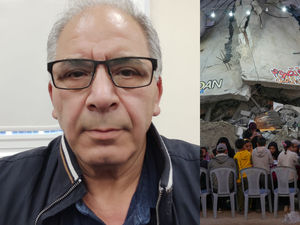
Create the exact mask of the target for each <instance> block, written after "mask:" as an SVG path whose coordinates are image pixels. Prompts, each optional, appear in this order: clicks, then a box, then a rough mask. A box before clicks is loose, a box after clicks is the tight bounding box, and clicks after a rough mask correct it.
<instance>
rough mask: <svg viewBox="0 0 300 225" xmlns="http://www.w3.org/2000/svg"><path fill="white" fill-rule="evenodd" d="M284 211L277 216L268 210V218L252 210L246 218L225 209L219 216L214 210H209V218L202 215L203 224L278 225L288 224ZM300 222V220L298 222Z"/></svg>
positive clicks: (201, 221)
mask: <svg viewBox="0 0 300 225" xmlns="http://www.w3.org/2000/svg"><path fill="white" fill-rule="evenodd" d="M283 220H284V212H283V211H278V216H277V218H275V217H274V214H273V213H270V212H266V218H265V219H262V217H261V213H257V212H254V211H250V212H249V213H248V219H247V220H245V218H244V215H243V214H239V213H236V214H235V217H234V218H232V217H231V211H229V210H227V211H223V212H222V213H218V215H217V218H216V219H214V218H213V212H212V210H208V212H207V218H203V216H202V213H201V216H200V224H201V225H277V224H286V223H283ZM296 224H300V222H298V223H296Z"/></svg>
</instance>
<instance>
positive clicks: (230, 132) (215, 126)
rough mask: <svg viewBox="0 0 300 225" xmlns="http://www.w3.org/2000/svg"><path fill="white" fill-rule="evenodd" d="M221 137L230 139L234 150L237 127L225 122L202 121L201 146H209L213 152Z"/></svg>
mask: <svg viewBox="0 0 300 225" xmlns="http://www.w3.org/2000/svg"><path fill="white" fill-rule="evenodd" d="M220 137H226V138H228V140H229V142H230V145H231V147H232V148H234V143H235V141H236V139H237V137H236V127H235V126H234V125H232V124H230V123H227V122H225V121H219V122H207V121H200V145H201V146H207V147H208V149H209V151H210V152H211V151H212V150H213V149H214V148H215V147H216V144H217V141H218V140H219V138H220Z"/></svg>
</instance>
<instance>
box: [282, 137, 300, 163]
mask: <svg viewBox="0 0 300 225" xmlns="http://www.w3.org/2000/svg"><path fill="white" fill-rule="evenodd" d="M282 145H283V147H284V151H282V152H280V154H279V156H278V166H287V167H291V168H295V166H296V165H297V164H299V163H298V158H299V157H298V154H297V153H296V152H294V151H293V145H292V142H291V141H289V140H286V141H284V142H283V143H282Z"/></svg>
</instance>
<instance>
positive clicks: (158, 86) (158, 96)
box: [153, 76, 163, 116]
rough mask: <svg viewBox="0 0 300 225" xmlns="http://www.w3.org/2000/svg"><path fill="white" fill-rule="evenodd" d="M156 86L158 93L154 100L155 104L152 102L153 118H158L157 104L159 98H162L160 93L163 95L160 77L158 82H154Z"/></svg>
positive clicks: (158, 109)
mask: <svg viewBox="0 0 300 225" xmlns="http://www.w3.org/2000/svg"><path fill="white" fill-rule="evenodd" d="M156 85H157V89H158V92H157V96H156V99H155V102H154V104H155V105H154V111H153V116H158V115H159V114H160V106H159V103H160V99H161V96H162V93H163V86H162V80H161V76H159V78H158V81H157V82H156Z"/></svg>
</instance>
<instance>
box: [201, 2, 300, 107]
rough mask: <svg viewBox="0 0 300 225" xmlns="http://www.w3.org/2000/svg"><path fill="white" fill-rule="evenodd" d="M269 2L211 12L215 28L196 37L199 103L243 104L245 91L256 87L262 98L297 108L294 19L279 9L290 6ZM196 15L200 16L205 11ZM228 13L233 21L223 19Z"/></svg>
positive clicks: (298, 41) (298, 42)
mask: <svg viewBox="0 0 300 225" xmlns="http://www.w3.org/2000/svg"><path fill="white" fill-rule="evenodd" d="M211 2H212V3H211V5H216V4H215V3H214V2H215V1H211ZM272 2H273V1H272ZM274 2H275V3H274V4H267V2H266V1H263V0H260V1H257V0H254V1H253V0H242V1H235V7H234V8H232V7H233V5H230V7H229V8H227V11H224V9H223V12H221V11H220V12H217V13H216V15H217V16H216V18H215V21H216V24H215V25H214V26H212V27H210V29H208V30H206V33H205V34H204V35H203V36H202V37H201V50H202V51H201V53H200V54H201V80H200V89H201V90H200V96H201V102H202V103H211V102H218V101H223V100H228V99H235V100H241V101H248V100H249V98H250V97H251V95H252V94H251V92H250V87H253V86H255V85H262V86H264V87H265V88H264V89H263V91H264V93H263V94H264V95H267V96H273V95H274V96H273V97H274V98H276V99H280V98H282V99H285V101H286V102H284V101H282V102H283V103H287V102H290V103H291V101H292V103H293V104H295V105H300V92H299V91H295V90H300V66H299V63H300V58H299V57H300V54H299V55H297V54H296V53H297V52H300V49H298V50H297V49H295V46H300V31H299V22H298V21H297V16H295V15H293V14H292V13H288V12H282V11H281V10H280V6H281V5H282V4H283V3H284V4H286V5H287V4H291V1H284V2H280V3H279V2H278V1H274ZM221 3H222V2H220V3H219V4H221ZM203 4H204V5H208V4H210V3H209V1H204V3H203ZM203 4H201V5H203ZM276 4H278V5H276ZM293 4H294V3H293ZM287 6H288V5H287ZM201 7H202V6H201ZM266 8H268V10H267V11H266ZM290 9H291V10H292V7H290ZM298 9H299V8H296V9H295V10H296V11H297V10H298ZM201 10H202V11H204V13H206V17H208V13H209V11H211V9H209V7H208V8H205V9H203V8H201ZM220 10H221V9H220ZM229 10H233V11H234V21H233V19H232V17H229V16H228V15H227V14H228V11H229ZM248 10H249V11H250V12H251V14H250V15H247V14H246V12H247V11H248ZM218 15H219V17H218ZM221 15H222V17H221ZM274 90H275V91H274ZM273 100H275V99H273ZM277 101H278V100H277ZM279 102H281V101H279ZM258 108H260V107H258Z"/></svg>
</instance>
